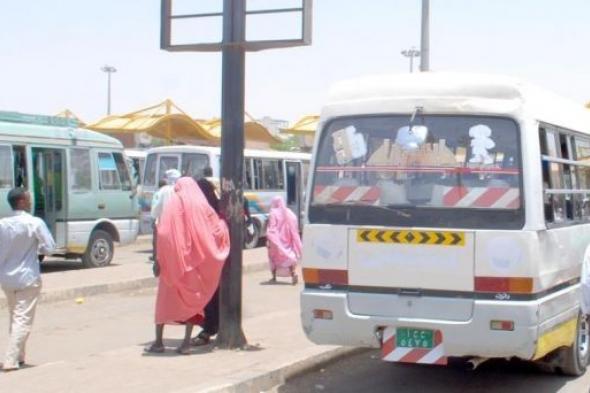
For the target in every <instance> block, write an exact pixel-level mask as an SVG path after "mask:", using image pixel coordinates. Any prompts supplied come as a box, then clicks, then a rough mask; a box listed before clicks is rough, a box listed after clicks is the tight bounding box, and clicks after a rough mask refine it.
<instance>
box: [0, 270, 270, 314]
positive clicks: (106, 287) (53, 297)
mask: <svg viewBox="0 0 590 393" xmlns="http://www.w3.org/2000/svg"><path fill="white" fill-rule="evenodd" d="M267 268H268V263H267V262H258V263H252V264H248V265H245V266H243V267H242V274H251V273H258V272H261V271H264V270H265V269H267ZM157 283H158V280H157V279H156V278H155V277H152V276H148V277H141V278H136V279H132V280H127V281H119V282H113V283H108V284H95V285H88V286H81V287H74V288H64V289H54V290H49V291H47V292H43V291H42V292H41V298H40V299H39V304H45V303H55V302H60V301H64V300H71V299H76V298H79V297H88V296H95V295H104V294H108V293H120V292H127V291H136V290H140V289H145V288H155V287H156V285H157ZM3 308H6V298H4V297H2V298H0V309H3Z"/></svg>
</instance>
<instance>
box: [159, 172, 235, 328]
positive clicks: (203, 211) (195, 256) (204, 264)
mask: <svg viewBox="0 0 590 393" xmlns="http://www.w3.org/2000/svg"><path fill="white" fill-rule="evenodd" d="M174 190H175V193H174V194H173V195H172V196H171V197H170V199H169V200H168V202H167V204H166V209H164V211H163V213H162V216H161V217H160V221H159V223H158V238H157V242H158V244H157V253H158V255H157V259H158V263H159V265H160V280H161V284H165V285H164V286H165V287H168V290H165V291H166V292H167V293H166V294H165V295H164V296H162V297H161V299H160V294H159V293H158V301H157V305H156V323H170V322H175V321H185V320H188V319H190V318H191V317H194V316H195V315H196V314H200V315H202V314H203V309H204V307H205V305H206V304H207V302H208V301H209V299H210V298H211V297H212V296H213V294H214V292H215V290H216V289H217V286H218V285H219V278H220V275H221V269H222V268H223V263H224V261H225V260H226V258H227V256H228V254H229V232H228V229H227V226H226V224H225V222H224V221H223V220H221V219H220V218H219V216H218V215H217V213H216V212H215V211H214V210H213V209H212V208H211V206H210V205H209V203H208V202H207V199H206V198H205V196H204V195H203V192H202V191H201V189H200V188H199V186H198V185H197V183H196V182H195V181H194V180H193V179H191V178H188V177H184V178H181V179H179V180H178V181H177V182H176V185H175V186H174ZM161 287H162V285H160V288H161ZM159 291H160V289H159Z"/></svg>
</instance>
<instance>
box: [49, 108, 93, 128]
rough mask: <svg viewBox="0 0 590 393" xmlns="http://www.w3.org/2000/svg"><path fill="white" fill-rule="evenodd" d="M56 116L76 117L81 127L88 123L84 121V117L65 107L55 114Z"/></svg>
mask: <svg viewBox="0 0 590 393" xmlns="http://www.w3.org/2000/svg"><path fill="white" fill-rule="evenodd" d="M55 116H56V117H65V118H66V119H74V120H76V121H77V122H78V125H79V126H80V127H84V126H85V125H86V122H84V121H82V119H80V118H79V117H78V116H77V115H76V114H75V113H74V112H72V111H71V110H69V109H67V108H66V109H64V110H63V111H61V112H59V113H57V114H56V115H55Z"/></svg>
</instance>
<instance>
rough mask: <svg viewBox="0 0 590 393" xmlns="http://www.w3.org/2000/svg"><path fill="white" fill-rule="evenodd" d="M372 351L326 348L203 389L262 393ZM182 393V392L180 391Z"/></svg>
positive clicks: (207, 392) (214, 392) (210, 392)
mask: <svg viewBox="0 0 590 393" xmlns="http://www.w3.org/2000/svg"><path fill="white" fill-rule="evenodd" d="M366 351H370V349H369V348H353V347H338V348H334V349H329V350H326V351H325V352H323V353H320V354H317V355H313V356H310V357H308V358H305V359H302V360H297V361H295V362H292V363H288V364H285V365H283V366H280V367H278V368H276V369H274V370H271V371H268V372H261V373H260V374H258V375H255V376H253V377H246V378H244V379H242V380H238V381H234V382H231V383H227V384H224V385H220V386H215V387H212V388H209V389H205V390H201V392H203V393H261V392H264V391H269V390H271V389H273V388H275V387H277V386H280V385H283V384H284V383H285V382H286V381H287V380H289V379H291V378H293V377H295V376H297V375H301V374H304V373H306V372H309V371H312V370H313V369H316V368H319V367H321V366H324V365H326V364H328V363H332V362H334V361H337V360H340V359H341V358H344V357H347V356H352V355H356V354H358V353H362V352H366ZM179 393H180V392H179Z"/></svg>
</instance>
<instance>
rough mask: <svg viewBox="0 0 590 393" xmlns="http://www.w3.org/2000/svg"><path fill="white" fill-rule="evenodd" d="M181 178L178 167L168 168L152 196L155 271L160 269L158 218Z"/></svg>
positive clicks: (152, 258)
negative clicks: (157, 256)
mask: <svg viewBox="0 0 590 393" xmlns="http://www.w3.org/2000/svg"><path fill="white" fill-rule="evenodd" d="M179 178H180V172H179V171H178V169H168V170H167V171H166V173H165V175H164V179H163V180H161V181H160V184H159V186H160V188H159V189H158V191H156V193H155V194H154V196H153V198H152V209H151V216H152V219H153V220H154V225H153V231H152V257H151V260H152V261H153V262H154V271H157V270H158V266H157V264H156V252H157V250H156V249H157V239H158V228H157V223H158V219H159V218H160V216H161V215H162V211H163V210H164V206H165V205H166V202H167V201H168V199H169V198H170V195H172V194H173V193H174V184H176V181H178V179H179Z"/></svg>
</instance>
